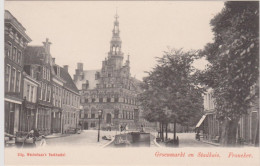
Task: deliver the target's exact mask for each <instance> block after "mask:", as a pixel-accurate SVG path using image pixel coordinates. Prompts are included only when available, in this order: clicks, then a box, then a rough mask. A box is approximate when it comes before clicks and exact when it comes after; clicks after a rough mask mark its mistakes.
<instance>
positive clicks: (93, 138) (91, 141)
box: [46, 130, 116, 147]
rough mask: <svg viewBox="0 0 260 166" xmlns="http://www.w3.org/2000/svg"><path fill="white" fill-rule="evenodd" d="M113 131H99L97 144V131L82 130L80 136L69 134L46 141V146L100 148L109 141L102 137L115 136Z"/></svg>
mask: <svg viewBox="0 0 260 166" xmlns="http://www.w3.org/2000/svg"><path fill="white" fill-rule="evenodd" d="M115 134H116V132H115V131H100V142H97V135H98V132H97V130H84V131H82V132H81V134H71V135H69V136H65V137H59V138H52V139H46V146H75V145H76V146H97V147H101V146H103V145H105V144H106V143H108V142H109V141H107V140H103V139H102V136H104V135H106V136H108V135H111V136H113V135H115Z"/></svg>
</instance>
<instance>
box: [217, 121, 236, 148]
mask: <svg viewBox="0 0 260 166" xmlns="http://www.w3.org/2000/svg"><path fill="white" fill-rule="evenodd" d="M238 122H239V119H238V118H237V119H232V120H229V119H227V118H225V120H224V121H223V122H222V124H221V140H220V143H221V145H222V146H235V145H236V140H237V138H236V136H237V128H238Z"/></svg>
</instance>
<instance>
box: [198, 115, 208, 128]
mask: <svg viewBox="0 0 260 166" xmlns="http://www.w3.org/2000/svg"><path fill="white" fill-rule="evenodd" d="M206 116H207V115H203V116H202V117H201V119H200V121H199V122H198V123H197V125H196V128H197V127H200V125H201V124H202V123H203V121H204V120H205V118H206Z"/></svg>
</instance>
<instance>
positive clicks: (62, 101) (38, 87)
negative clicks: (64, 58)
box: [4, 11, 80, 135]
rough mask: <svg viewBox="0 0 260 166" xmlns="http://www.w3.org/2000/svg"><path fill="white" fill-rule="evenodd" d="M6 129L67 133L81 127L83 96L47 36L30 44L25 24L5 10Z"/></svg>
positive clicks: (6, 131)
mask: <svg viewBox="0 0 260 166" xmlns="http://www.w3.org/2000/svg"><path fill="white" fill-rule="evenodd" d="M4 31H5V32H4V34H5V41H4V43H5V47H4V48H5V57H4V58H5V97H4V100H5V133H8V134H12V135H15V134H16V133H17V132H28V131H30V130H32V129H34V128H35V129H38V130H39V131H40V133H42V134H45V135H48V134H52V133H66V132H68V131H71V129H75V128H77V127H78V123H79V107H80V105H79V102H80V96H79V91H78V89H77V87H76V86H75V84H74V82H73V80H72V78H71V76H70V75H69V73H68V66H67V65H65V66H63V67H61V66H59V65H58V64H56V63H55V58H53V57H52V55H51V52H50V45H51V43H50V42H49V40H48V39H46V41H44V42H43V45H39V46H30V45H28V43H30V42H31V41H32V39H31V38H30V37H29V36H28V35H27V34H26V29H25V28H24V27H23V25H22V24H21V23H20V22H19V21H18V20H17V19H16V18H15V17H14V16H13V15H12V14H11V13H10V12H9V11H5V27H4Z"/></svg>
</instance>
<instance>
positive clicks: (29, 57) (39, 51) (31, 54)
mask: <svg viewBox="0 0 260 166" xmlns="http://www.w3.org/2000/svg"><path fill="white" fill-rule="evenodd" d="M43 53H45V48H44V47H43V46H27V47H26V49H25V50H24V63H25V64H42V62H43V61H42V60H43V59H44V57H43Z"/></svg>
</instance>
